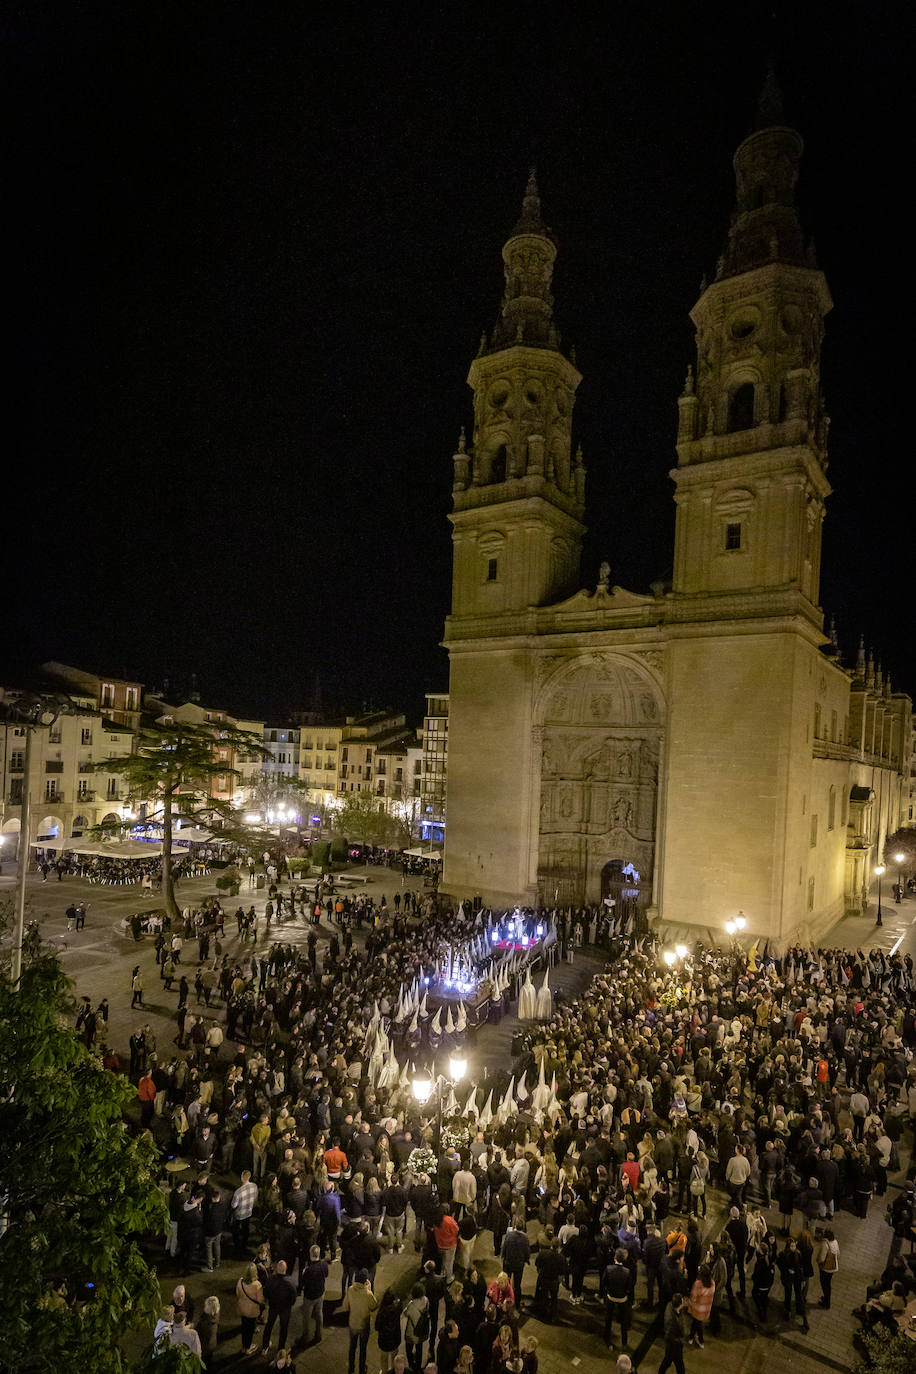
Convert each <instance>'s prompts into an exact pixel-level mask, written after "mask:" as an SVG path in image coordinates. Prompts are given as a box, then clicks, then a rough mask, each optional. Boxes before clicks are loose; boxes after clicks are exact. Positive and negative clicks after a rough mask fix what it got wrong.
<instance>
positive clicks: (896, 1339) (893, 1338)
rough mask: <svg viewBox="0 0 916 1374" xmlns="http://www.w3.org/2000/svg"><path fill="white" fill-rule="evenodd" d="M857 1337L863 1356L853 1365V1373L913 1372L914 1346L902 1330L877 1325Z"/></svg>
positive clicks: (886, 1373)
mask: <svg viewBox="0 0 916 1374" xmlns="http://www.w3.org/2000/svg"><path fill="white" fill-rule="evenodd" d="M859 1339H860V1342H861V1345H862V1346H863V1347H864V1349H865V1358H864V1359H863V1360H859V1361H858V1363H857V1364H856V1365H855V1366H854V1374H913V1368H914V1358H913V1355H914V1350H916V1346H914V1344H913V1342H912V1341H911V1340H910V1338H909V1336H905V1335H904V1334H903V1332H902V1331H888V1330H887V1328H886V1327H883V1326H879V1327H876V1328H875V1329H874V1330H873V1331H865V1332H863V1333H862V1335H861V1336H860V1338H859Z"/></svg>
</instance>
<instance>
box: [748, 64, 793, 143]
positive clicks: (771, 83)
mask: <svg viewBox="0 0 916 1374" xmlns="http://www.w3.org/2000/svg"><path fill="white" fill-rule="evenodd" d="M785 117H786V116H785V109H784V105H783V98H782V87H781V86H780V84H779V78H778V77H777V75H776V64H775V63H774V61H773V59H772V57H771V58H770V60H769V61H768V62H767V69H766V75H765V76H764V78H763V85H762V86H761V88H760V95H759V96H758V97H757V119H756V121H755V123H754V128H755V129H773V128H776V127H777V126H779V125H781V124H783V123H784V122H785Z"/></svg>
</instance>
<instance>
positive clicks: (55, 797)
mask: <svg viewBox="0 0 916 1374" xmlns="http://www.w3.org/2000/svg"><path fill="white" fill-rule="evenodd" d="M63 800H64V794H63V792H52V793H51V795H50V796H48V794H47V792H46V793H45V796H44V805H45V806H57V804H58V802H62V801H63ZM33 805H34V803H33Z"/></svg>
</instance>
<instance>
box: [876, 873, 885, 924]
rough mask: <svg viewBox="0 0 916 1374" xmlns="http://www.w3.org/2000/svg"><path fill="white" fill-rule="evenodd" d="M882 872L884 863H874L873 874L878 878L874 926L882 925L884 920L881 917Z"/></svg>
mask: <svg viewBox="0 0 916 1374" xmlns="http://www.w3.org/2000/svg"><path fill="white" fill-rule="evenodd" d="M883 873H884V864H875V876H876V878H877V879H878V919H877V920H876V921H875V925H876V926H883V925H884V922H883V920H882V919H881V877H882V874H883Z"/></svg>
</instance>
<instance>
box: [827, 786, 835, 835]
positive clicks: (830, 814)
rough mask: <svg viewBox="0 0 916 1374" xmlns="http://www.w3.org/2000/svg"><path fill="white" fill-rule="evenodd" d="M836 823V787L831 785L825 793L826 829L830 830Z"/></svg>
mask: <svg viewBox="0 0 916 1374" xmlns="http://www.w3.org/2000/svg"><path fill="white" fill-rule="evenodd" d="M835 825H836V788H835V787H831V788H830V791H829V792H828V793H827V829H828V830H832V829H833V828H834V826H835Z"/></svg>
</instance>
